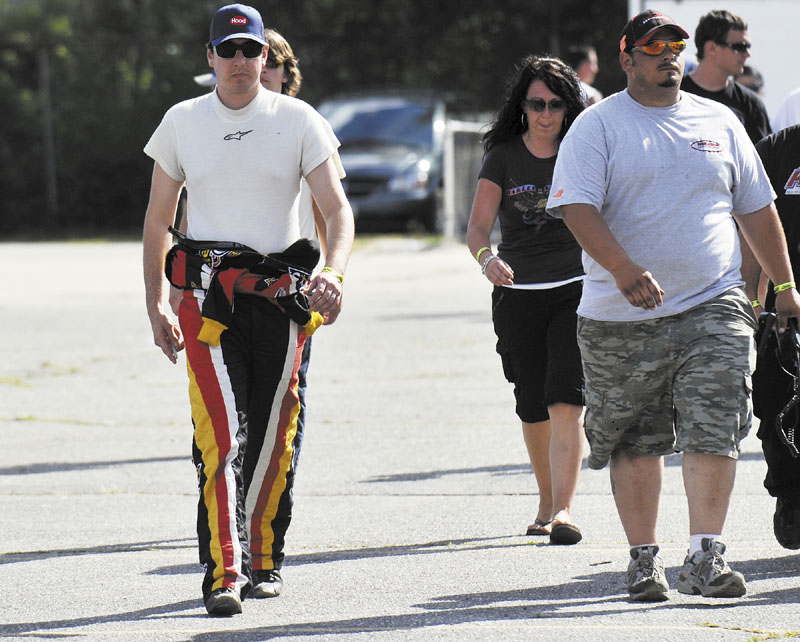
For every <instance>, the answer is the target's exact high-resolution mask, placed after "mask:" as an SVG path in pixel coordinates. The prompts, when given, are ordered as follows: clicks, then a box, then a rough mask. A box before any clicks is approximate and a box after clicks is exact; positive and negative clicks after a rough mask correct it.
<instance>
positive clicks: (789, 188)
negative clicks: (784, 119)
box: [756, 125, 800, 305]
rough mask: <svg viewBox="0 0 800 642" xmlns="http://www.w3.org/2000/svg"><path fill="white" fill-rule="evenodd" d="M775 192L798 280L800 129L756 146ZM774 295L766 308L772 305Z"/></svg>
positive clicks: (775, 136) (780, 133)
mask: <svg viewBox="0 0 800 642" xmlns="http://www.w3.org/2000/svg"><path fill="white" fill-rule="evenodd" d="M756 151H758V155H759V156H761V161H762V162H763V163H764V169H766V170H767V175H768V176H769V180H770V183H772V189H774V190H775V193H776V194H777V195H778V198H777V199H775V205H776V206H777V208H778V214H779V215H780V217H781V224H782V225H783V231H784V233H785V235H786V244H787V245H788V246H789V259H790V260H791V262H792V272H793V273H794V275H795V279H796V278H798V276H800V125H793V126H791V127H787V128H786V129H782V130H780V131H779V132H776V133H774V134H772V135H771V136H768V137H767V138H765V139H764V140H762V141H761V142H759V143H758V144H757V145H756ZM774 296H775V295H774V294H772V292H771V291H770V292H769V293H768V296H767V300H766V301H765V302H764V304H765V305H771V304H772V299H774Z"/></svg>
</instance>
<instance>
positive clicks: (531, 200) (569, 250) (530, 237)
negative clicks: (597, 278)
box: [478, 136, 583, 284]
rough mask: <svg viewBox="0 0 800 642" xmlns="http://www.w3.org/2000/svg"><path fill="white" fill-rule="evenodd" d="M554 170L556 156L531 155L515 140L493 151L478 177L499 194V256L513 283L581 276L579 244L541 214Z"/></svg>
mask: <svg viewBox="0 0 800 642" xmlns="http://www.w3.org/2000/svg"><path fill="white" fill-rule="evenodd" d="M555 164H556V157H555V156H553V157H552V158H537V157H536V156H534V155H533V154H531V153H530V152H529V151H528V148H527V147H525V143H524V142H523V140H522V137H521V136H518V137H516V138H515V139H514V140H511V141H508V142H506V143H502V144H500V145H497V146H495V147H493V148H492V150H491V151H490V152H489V153H488V154H487V155H486V158H485V159H484V161H483V167H482V168H481V171H480V174H479V175H478V176H479V178H485V179H487V180H490V181H492V182H493V183H495V184H497V185H499V186H500V189H501V190H502V193H503V194H502V198H501V200H500V209H499V210H498V213H497V214H498V218H499V219H500V235H501V240H500V245H499V246H498V248H497V250H498V255H499V256H500V258H501V259H503V260H504V261H505V262H506V263H508V264H509V265H510V266H511V268H512V269H513V270H514V283H519V284H522V283H555V282H558V281H565V280H567V279H571V278H574V277H577V276H581V275H582V274H583V266H582V264H581V248H580V246H579V245H578V242H577V241H576V240H575V237H574V236H572V233H571V232H570V231H569V229H568V228H567V226H566V225H564V222H563V221H562V220H561V219H557V218H554V217H552V216H550V215H549V214H548V213H547V211H546V210H545V206H546V205H547V197H548V195H549V194H550V184H551V183H552V180H553V168H554V167H555Z"/></svg>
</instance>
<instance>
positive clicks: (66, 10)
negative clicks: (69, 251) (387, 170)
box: [0, 0, 627, 237]
mask: <svg viewBox="0 0 800 642" xmlns="http://www.w3.org/2000/svg"><path fill="white" fill-rule="evenodd" d="M222 4H224V2H223V1H222V0H220V1H218V2H214V1H209V0H204V1H198V0H169V1H166V2H165V1H164V0H0V115H1V117H0V122H2V130H0V234H1V235H2V236H3V237H7V236H8V235H9V234H12V233H26V234H30V233H41V234H48V235H69V234H86V233H99V232H102V233H108V232H115V231H120V232H129V231H132V230H136V229H139V228H140V226H141V220H142V215H143V211H144V208H145V207H146V203H147V193H148V187H149V181H150V174H151V171H152V162H151V161H150V160H149V159H147V157H146V156H145V155H144V154H143V153H142V151H141V150H142V147H143V146H144V144H145V142H146V141H147V139H148V138H149V136H150V134H151V133H152V131H153V129H154V128H155V127H156V126H157V125H158V122H159V121H160V120H161V117H162V116H163V114H164V112H165V111H166V109H168V108H169V107H170V106H171V105H172V104H174V103H176V102H178V101H180V100H183V99H186V98H190V97H193V96H196V95H199V94H200V93H202V92H204V91H206V90H205V89H203V88H202V87H199V86H198V85H197V84H195V83H194V82H193V76H195V75H197V74H201V73H205V72H207V71H208V66H207V63H206V60H205V51H204V44H205V42H206V40H207V39H208V23H209V20H210V16H211V15H212V13H213V12H214V10H216V8H218V7H219V6H221V5H222ZM252 4H253V6H255V7H256V8H258V9H259V10H260V11H261V12H262V15H263V16H264V21H265V24H266V25H267V26H271V27H274V28H276V29H278V30H279V31H281V32H282V33H283V34H284V35H285V36H286V37H287V39H288V40H289V41H290V42H291V43H292V45H293V47H294V49H295V52H296V53H297V55H298V56H299V58H300V63H301V68H302V71H303V75H304V78H305V81H304V86H303V89H302V92H301V98H303V99H304V100H306V101H308V102H310V103H312V104H318V103H319V102H320V101H321V100H323V99H324V98H325V97H327V96H331V95H334V94H336V93H340V92H346V91H353V90H361V89H369V88H391V87H401V88H426V89H437V90H447V91H452V92H455V93H457V94H458V95H459V96H461V97H462V100H463V101H464V103H465V107H468V108H471V109H475V110H493V109H495V108H496V107H497V103H498V100H499V99H498V96H500V95H501V94H502V92H503V89H504V86H505V82H506V79H507V75H508V73H509V71H510V70H511V68H512V66H513V64H514V62H515V61H516V60H517V59H519V58H520V57H521V56H523V55H525V54H527V53H530V52H548V51H549V52H553V53H556V54H558V53H559V52H560V51H561V50H563V49H566V47H567V46H569V45H570V44H575V43H583V42H586V43H591V44H594V45H595V46H596V47H597V48H598V52H599V54H600V59H601V64H602V69H601V75H600V76H599V77H598V80H597V82H596V84H597V85H598V87H599V88H600V89H601V91H604V93H610V92H611V91H615V90H617V89H619V88H620V87H621V86H622V84H623V80H624V79H623V78H622V76H621V74H620V73H619V71H618V65H617V62H616V50H617V37H618V34H619V31H620V29H621V27H622V25H623V23H624V21H625V12H626V6H627V3H626V2H625V1H624V0H609V1H608V2H603V3H598V2H589V0H559V1H558V2H553V1H552V0H526V1H523V0H506V2H504V3H501V4H500V5H497V4H496V3H487V2H485V1H479V0H458V1H456V0H440V1H439V2H430V0H406V1H405V2H397V3H389V2H375V1H374V0H294V1H293V2H291V3H286V2H278V1H277V0H257V1H256V0H253V2H252ZM48 71H49V79H48V74H47V72H48ZM48 98H49V101H48ZM48 104H49V106H50V110H49V111H48ZM48 125H50V126H51V127H52V135H51V136H49V135H48V131H49V128H48ZM48 141H51V142H52V150H53V151H52V153H51V152H49V151H48V150H49V149H50V148H49V146H48ZM50 169H54V179H55V180H54V185H55V186H56V187H57V191H56V192H53V191H52V190H51V189H48V185H49V184H50V183H49V182H48V179H49V176H50V174H49V170H50ZM52 199H55V201H53V200H52Z"/></svg>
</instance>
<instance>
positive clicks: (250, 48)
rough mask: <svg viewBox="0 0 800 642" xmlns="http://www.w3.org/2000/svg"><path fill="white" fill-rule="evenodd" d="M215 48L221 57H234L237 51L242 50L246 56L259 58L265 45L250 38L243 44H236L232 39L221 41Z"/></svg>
mask: <svg viewBox="0 0 800 642" xmlns="http://www.w3.org/2000/svg"><path fill="white" fill-rule="evenodd" d="M214 49H215V50H216V52H217V55H218V56H219V57H220V58H233V57H234V56H235V55H236V52H237V51H241V52H242V55H243V56H244V57H245V58H258V57H259V56H260V55H261V52H262V51H264V45H262V44H261V43H260V42H256V41H255V40H248V41H247V42H244V43H242V44H238V45H237V44H236V43H235V42H231V41H230V40H226V41H225V42H221V43H219V44H218V45H217V46H216V47H214Z"/></svg>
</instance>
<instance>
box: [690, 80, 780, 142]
mask: <svg viewBox="0 0 800 642" xmlns="http://www.w3.org/2000/svg"><path fill="white" fill-rule="evenodd" d="M681 89H683V91H688V92H689V93H691V94H696V95H698V96H702V97H703V98H709V99H711V100H715V101H717V102H718V103H722V104H723V105H726V106H728V107H730V109H731V111H732V112H733V113H734V114H736V118H738V119H739V122H740V123H742V125H744V128H745V129H746V130H747V135H748V136H749V137H750V140H752V141H753V144H754V145H755V144H756V143H757V142H758V141H760V140H761V139H762V138H764V136H766V135H768V134H770V133H772V129H770V126H769V115H768V114H767V108H766V106H765V105H764V101H763V100H761V98H759V97H758V94H757V93H755V92H754V91H751V90H749V89H748V88H747V87H745V86H743V85H740V84H739V83H738V82H730V83H728V86H727V87H725V89H722V90H720V91H706V90H705V89H703V88H702V87H701V86H700V85H698V84H697V83H696V82H695V81H694V80H692V77H691V76H689V75H688V74H687V75H686V76H684V77H683V80H682V81H681Z"/></svg>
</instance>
